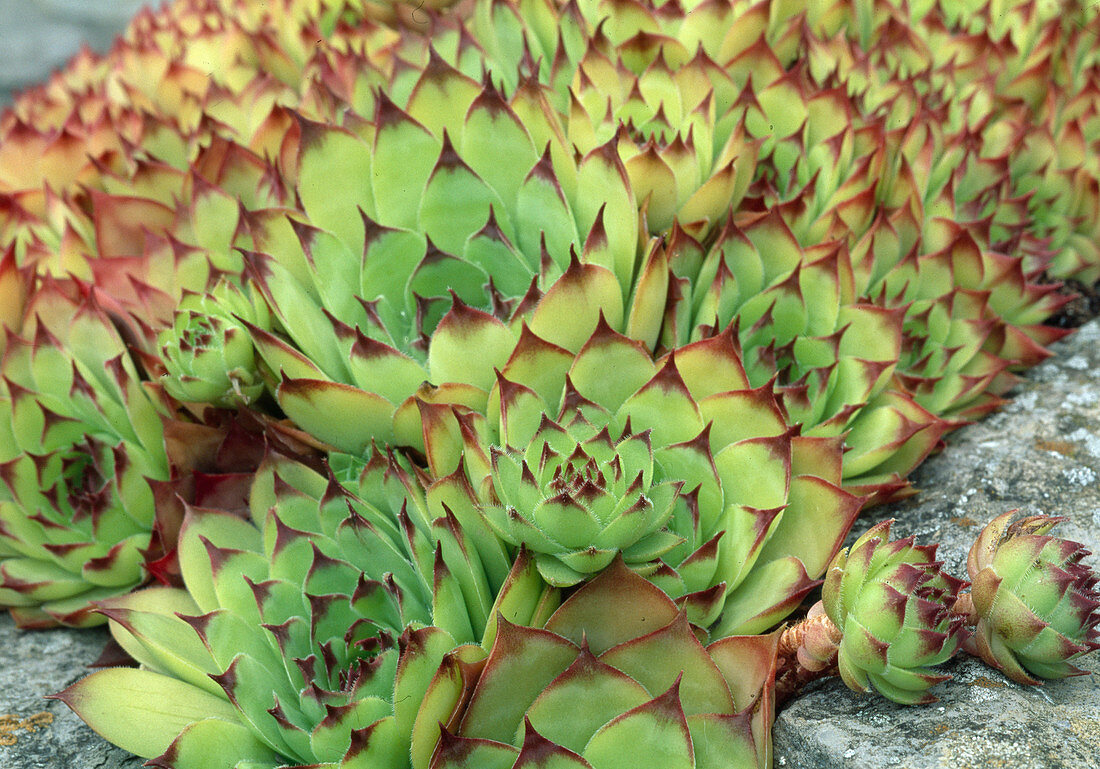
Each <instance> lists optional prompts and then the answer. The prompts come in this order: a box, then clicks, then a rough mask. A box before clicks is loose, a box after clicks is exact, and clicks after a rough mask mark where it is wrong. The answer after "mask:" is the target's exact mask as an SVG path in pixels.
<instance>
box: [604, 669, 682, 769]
mask: <svg viewBox="0 0 1100 769" xmlns="http://www.w3.org/2000/svg"><path fill="white" fill-rule="evenodd" d="M583 756H584V759H585V760H586V761H588V763H590V764H591V765H592V769H628V768H629V769H634V768H635V767H637V766H638V762H639V760H644V761H645V762H647V763H649V762H652V763H651V764H650V765H652V766H660V767H663V769H695V762H694V761H693V760H692V747H691V734H690V732H689V731H688V724H687V718H686V717H685V716H684V711H683V709H682V708H681V707H680V696H679V687H678V686H677V685H676V684H673V685H672V688H671V689H669V690H668V691H667V692H665V693H664V694H662V695H660V696H658V697H655V698H654V699H652V700H650V701H649V702H647V703H645V704H644V705H640V706H639V707H636V708H634V709H633V710H628V711H627V712H626V713H623V714H622V715H621V716H619V717H618V718H616V719H615V720H613V721H611V722H609V723H608V724H606V725H605V726H604V727H603V728H601V729H600V730H599V731H598V732H596V733H595V734H594V735H593V736H592V739H591V740H589V742H588V745H587V746H586V747H585V749H584V753H583Z"/></svg>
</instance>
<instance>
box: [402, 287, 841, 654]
mask: <svg viewBox="0 0 1100 769" xmlns="http://www.w3.org/2000/svg"><path fill="white" fill-rule="evenodd" d="M548 296H549V295H548ZM568 322H569V319H568V318H566V317H559V318H558V319H557V323H556V324H553V325H552V326H550V327H551V328H554V329H556V330H557V331H558V332H559V333H560V332H561V330H562V328H564V327H565V324H566V323H568ZM496 323H497V327H498V329H499V331H500V332H503V331H504V330H505V327H504V325H503V324H502V323H500V322H499V321H497V322H496ZM471 354H472V352H471ZM609 371H613V372H614V375H613V376H609V374H608V372H609ZM418 406H419V409H420V413H421V424H422V425H423V441H424V452H425V457H426V460H427V463H428V469H429V473H430V477H431V478H432V479H433V486H432V488H433V489H434V490H435V491H436V492H437V493H440V494H443V493H447V494H448V496H447V499H448V505H449V507H450V508H451V509H452V510H455V511H456V514H457V511H458V510H459V509H463V510H468V511H470V512H469V513H467V514H468V515H471V516H472V517H476V516H478V515H481V516H484V517H485V519H486V520H487V521H488V522H489V523H490V524H491V525H494V527H496V528H498V529H499V530H500V532H501V534H502V535H504V538H505V539H506V540H507V541H511V542H515V543H519V542H522V543H523V544H524V545H526V546H527V547H528V549H530V550H532V551H533V552H535V553H544V554H546V555H544V556H543V559H544V560H543V561H542V562H540V565H541V566H542V567H543V568H544V569H545V574H546V576H547V577H548V579H551V580H552V581H553V580H565V579H566V578H567V579H568V580H570V581H575V580H576V579H577V578H578V576H579V574H576V573H572V570H575V571H576V572H583V571H584V569H582V568H580V567H581V566H584V565H586V564H587V565H588V566H586V568H589V569H590V568H591V566H590V565H591V564H596V565H597V566H598V565H599V564H600V563H601V562H606V560H607V558H609V557H610V556H613V555H614V554H615V553H616V552H622V553H623V555H624V557H625V558H626V560H627V563H628V564H630V565H631V566H632V567H633V568H636V569H638V570H639V571H640V572H641V573H643V574H645V575H647V577H648V578H649V579H650V580H651V581H653V582H654V583H655V584H657V585H658V586H660V587H661V588H662V589H663V590H664V591H665V592H666V593H667V594H669V595H670V596H672V597H673V598H674V599H675V600H676V601H677V603H678V605H680V606H682V607H683V608H684V609H685V610H686V611H687V614H688V617H689V618H690V619H691V621H692V622H694V623H696V624H699V625H701V626H706V627H709V626H711V625H713V624H714V623H715V622H717V625H715V628H716V629H715V632H717V633H719V634H723V635H725V634H729V633H734V632H760V631H763V630H765V629H767V628H768V627H771V626H772V625H774V624H775V623H776V622H777V621H779V620H780V619H782V617H784V616H785V615H786V614H788V613H790V612H791V611H792V610H793V609H794V608H795V607H796V606H797V605H798V603H799V602H800V601H801V599H802V597H803V596H804V595H805V594H806V593H807V592H808V591H809V590H810V589H812V588H813V587H814V586H815V585H816V584H817V583H816V582H815V581H814V580H815V579H816V578H817V577H818V576H820V575H821V574H822V573H823V572H824V569H825V567H826V565H827V564H828V562H829V560H830V559H831V558H832V556H833V555H834V554H835V553H836V552H837V550H838V549H839V547H840V543H841V542H842V541H843V538H844V536H845V534H846V532H847V531H848V529H849V527H850V526H851V523H852V521H853V520H854V517H855V515H856V513H857V512H858V510H859V507H860V503H861V501H862V500H861V498H859V497H856V496H855V495H853V494H851V493H848V492H845V491H844V490H842V489H841V488H840V483H841V472H842V471H841V457H842V449H841V440H840V439H839V438H820V437H809V436H803V435H800V434H799V428H797V427H792V426H791V425H789V424H788V423H787V421H786V420H785V418H784V415H783V412H782V410H781V408H780V406H779V404H778V402H777V400H776V396H775V393H774V392H773V391H772V389H771V387H770V385H765V386H762V387H760V388H753V387H752V386H751V385H750V384H749V382H748V378H747V376H746V374H745V371H744V367H743V366H742V364H741V361H740V357H739V355H738V352H737V348H736V344H735V342H734V339H733V337H732V335H731V333H730V332H726V333H724V334H720V335H717V336H714V337H710V338H708V339H704V340H701V341H699V342H695V343H692V344H690V345H686V346H684V347H682V348H679V349H677V350H675V351H674V352H672V353H670V354H669V355H667V356H666V357H664V358H662V359H661V360H659V361H654V360H653V358H652V356H651V355H650V354H649V353H648V351H647V350H646V348H645V346H644V345H642V344H641V343H640V342H637V341H635V340H631V339H629V338H628V337H626V336H624V335H622V334H619V333H617V332H615V331H613V330H612V329H611V328H610V327H609V326H608V324H606V323H600V325H599V326H598V327H597V328H596V330H595V331H594V332H593V333H591V334H590V335H589V336H588V337H587V339H586V341H585V342H584V344H583V345H582V346H581V347H580V349H579V350H578V352H576V353H571V352H569V350H568V349H565V348H563V347H560V346H558V345H557V344H554V343H553V342H550V341H547V340H546V339H544V338H542V337H541V336H539V335H538V334H537V333H536V332H535V331H533V330H532V329H531V328H530V327H524V329H523V332H522V334H521V337H520V339H519V341H518V343H517V344H516V345H515V348H514V350H513V351H512V353H511V354H510V356H509V357H508V359H507V360H506V361H505V362H504V363H503V365H502V366H501V367H500V368H499V374H498V375H497V377H496V382H495V384H494V385H493V387H492V388H491V390H490V392H489V393H488V398H487V407H486V408H485V409H484V410H480V409H473V408H470V407H469V406H463V405H456V404H453V403H451V404H447V403H433V402H429V401H426V400H419V401H418ZM644 433H648V439H647V443H648V445H649V446H650V447H651V450H652V453H653V460H652V461H653V465H652V470H651V471H650V470H649V469H648V465H649V460H648V457H647V452H645V451H644V450H643V449H644V448H645V444H643V443H640V442H639V439H638V438H637V437H636V436H638V435H640V434H644ZM586 441H588V442H590V443H586ZM578 442H579V443H580V444H581V447H582V450H581V451H578V449H577V447H576V446H577V444H578ZM547 443H549V444H550V446H551V447H552V453H551V452H549V451H547V450H545V449H541V448H540V449H539V451H540V453H539V454H538V455H537V456H536V455H534V454H530V455H528V454H526V450H527V448H528V447H529V446H531V445H537V446H542V445H544V444H547ZM620 449H621V450H622V451H623V452H624V453H625V452H629V454H625V455H620V456H617V457H616V455H615V452H617V451H619V450H620ZM589 450H591V451H593V452H595V451H598V452H599V455H600V456H605V457H608V458H609V459H608V461H609V462H611V463H612V464H611V465H607V469H606V470H604V469H603V468H599V467H598V466H597V467H592V466H591V465H590V464H589V462H588V459H587V458H585V457H584V456H583V454H584V453H587V452H588V451H589ZM567 452H571V453H567ZM554 454H556V455H558V456H559V457H563V458H564V457H569V458H570V459H572V460H574V461H575V462H576V464H574V465H573V467H574V468H576V467H591V470H588V471H582V472H581V473H579V474H576V475H572V476H569V475H568V474H567V473H566V472H565V471H563V474H562V478H561V480H562V481H563V483H564V482H566V481H567V480H568V479H569V478H570V477H571V478H572V480H573V481H574V482H575V483H574V484H571V488H570V491H569V492H568V494H569V497H570V498H571V501H566V499H565V498H559V497H556V496H555V494H554V492H555V491H556V489H555V487H554V486H553V481H554V480H555V479H554V476H553V475H551V476H550V480H551V485H550V486H549V487H546V486H543V485H541V483H543V482H545V479H546V477H547V476H546V475H545V473H544V469H545V468H544V466H543V464H542V463H543V462H546V463H548V465H549V466H551V467H553V465H554V464H556V463H557V462H558V460H557V459H555V458H554ZM519 456H524V457H525V459H526V461H527V463H528V465H529V471H530V472H524V471H523V468H522V464H518V463H517V462H516V461H515V460H514V459H510V457H515V458H518V457H519ZM494 457H495V459H494ZM639 462H641V465H640V469H641V482H640V486H639V490H643V491H644V493H645V495H646V496H645V499H644V502H642V504H641V505H638V506H637V507H638V509H637V510H636V511H633V513H634V514H632V515H629V516H627V515H621V516H619V518H617V519H612V518H611V517H607V519H606V522H603V523H601V522H599V518H598V515H599V514H598V513H597V508H595V507H592V506H588V502H589V501H592V502H596V501H598V500H602V499H603V494H604V492H605V491H606V486H607V485H610V484H612V483H613V482H621V481H617V480H616V473H617V472H618V470H617V468H621V469H622V470H624V471H625V470H626V468H627V467H630V466H632V465H633V466H635V467H638V463H639ZM531 463H534V465H532V464H531ZM597 469H598V470H599V471H600V473H601V474H602V482H601V480H600V476H599V475H597ZM649 472H651V473H652V476H651V478H650V477H649V476H648V475H647V473H649ZM632 476H633V477H627V478H624V479H623V482H626V483H628V484H636V483H637V480H636V479H637V478H638V476H639V474H638V471H637V470H635V471H634V473H633V474H632ZM589 477H590V478H591V479H592V481H593V482H592V483H591V484H589V483H588V482H587V479H588V478H589ZM540 478H542V479H543V481H542V482H540ZM601 483H602V484H603V488H601ZM669 484H672V485H673V488H674V487H675V486H680V489H681V493H680V494H679V495H677V496H676V498H675V499H674V500H673V507H672V512H671V515H669V516H668V517H667V520H665V515H666V513H665V512H664V511H665V509H666V508H667V505H668V499H667V495H668V493H669V491H670V488H669ZM586 497H587V499H586ZM629 498H630V499H633V497H629ZM639 499H641V498H639ZM546 500H551V501H554V500H556V501H555V503H554V504H546V503H545V501H546ZM559 502H560V504H559ZM609 502H610V500H607V501H606V502H600V503H599V504H600V505H603V504H608V503H609ZM586 506H588V510H587V511H586V512H582V510H583V509H584V508H585V507H586ZM520 507H522V509H523V511H522V512H520V509H519V508H520ZM511 508H515V512H514V513H513V512H512V511H511ZM606 509H608V510H614V509H617V508H612V507H608V508H606ZM607 515H608V516H609V514H607ZM662 525H663V527H664V530H662V529H661V526H662ZM807 531H814V532H815V536H814V537H812V538H811V537H807V536H806V535H805V532H807ZM582 534H583V535H584V537H587V538H588V546H587V547H586V546H585V545H584V537H582V536H581V535H582ZM547 556H553V557H554V559H556V561H561V562H564V563H566V564H568V565H570V569H569V570H563V569H561V568H560V566H559V565H558V563H557V562H556V561H553V560H550V559H549V558H547ZM536 557H538V556H536ZM573 564H576V566H574V565H573ZM556 575H560V576H556Z"/></svg>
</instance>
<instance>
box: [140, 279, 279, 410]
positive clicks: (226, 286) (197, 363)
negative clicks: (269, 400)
mask: <svg viewBox="0 0 1100 769" xmlns="http://www.w3.org/2000/svg"><path fill="white" fill-rule="evenodd" d="M266 309H267V306H266V305H264V304H262V303H258V304H254V303H251V302H249V300H248V299H247V298H246V297H245V295H244V294H243V293H242V292H241V290H240V289H239V288H237V287H236V286H235V285H234V284H233V283H228V282H223V283H220V284H218V285H217V286H215V287H214V288H213V289H212V290H211V291H210V293H208V294H190V295H187V296H185V297H184V298H183V301H182V302H181V303H180V306H179V309H178V310H177V311H176V319H175V322H174V323H173V324H172V328H170V329H167V330H165V331H163V332H161V334H160V337H159V339H158V341H159V342H160V344H161V353H162V356H161V357H162V360H163V361H164V367H165V369H166V372H165V374H164V375H163V376H162V378H161V382H162V383H163V386H164V390H165V392H167V393H168V394H169V395H171V396H172V397H173V398H176V399H178V400H181V401H186V402H201V403H210V404H213V405H215V406H223V407H232V406H236V405H243V406H246V405H248V404H249V403H251V402H252V401H255V400H256V399H257V398H258V397H259V396H260V395H261V394H262V393H263V391H264V381H263V378H262V377H261V375H260V372H259V370H258V368H257V366H256V351H255V347H254V346H253V344H252V339H251V337H250V335H249V332H248V329H247V328H246V327H245V326H244V325H243V323H242V322H241V321H240V320H238V319H237V318H238V317H244V318H247V320H246V321H245V322H250V323H253V324H257V323H258V324H259V325H261V326H267V325H270V319H268V318H267V317H266V316H265V317H264V318H260V317H257V312H260V313H263V312H264V311H266Z"/></svg>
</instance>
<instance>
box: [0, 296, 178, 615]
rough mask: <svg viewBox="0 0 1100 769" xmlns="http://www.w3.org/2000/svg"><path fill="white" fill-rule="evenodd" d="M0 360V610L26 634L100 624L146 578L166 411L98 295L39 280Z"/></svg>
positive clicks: (163, 460) (163, 464)
mask: <svg viewBox="0 0 1100 769" xmlns="http://www.w3.org/2000/svg"><path fill="white" fill-rule="evenodd" d="M4 333H5V336H6V341H5V345H4V353H3V358H2V360H0V373H2V378H0V381H2V383H3V384H2V388H0V477H2V479H3V485H2V487H0V603H2V604H3V605H4V606H7V607H10V609H11V614H12V616H13V617H14V618H15V620H16V622H17V623H19V624H20V625H23V626H36V627H37V626H48V625H52V624H57V623H62V624H68V625H86V624H94V623H96V622H97V621H99V622H101V621H102V618H101V617H99V616H98V615H95V614H92V613H91V610H90V606H89V601H92V600H96V599H100V598H106V597H108V596H112V595H117V594H119V593H124V592H127V591H129V590H131V589H133V588H134V587H136V586H137V585H139V584H140V583H141V582H142V581H143V580H144V579H145V577H146V571H145V569H144V560H145V550H146V549H147V548H148V547H149V543H150V532H151V529H152V525H153V517H154V498H153V492H152V490H151V488H150V486H149V481H150V480H156V479H160V480H163V479H166V478H167V472H168V462H167V457H166V455H165V449H164V443H163V437H162V436H163V433H162V422H161V420H162V415H163V413H164V411H165V409H164V407H163V405H161V404H159V403H158V402H157V399H156V396H155V394H151V393H149V392H147V391H146V390H145V388H144V387H143V386H142V383H141V381H140V379H139V376H138V374H137V371H136V370H135V367H134V364H133V362H132V361H131V360H130V358H129V355H128V353H127V350H126V345H125V344H124V342H123V341H122V338H121V336H120V335H119V331H118V330H117V329H116V327H115V326H114V325H113V324H112V323H111V321H110V319H109V317H108V308H105V307H104V306H103V304H101V297H99V295H98V294H97V292H96V290H95V289H94V288H93V287H91V286H87V285H84V284H81V283H79V282H72V283H69V284H62V283H60V282H57V281H53V280H51V279H46V280H43V281H39V282H37V284H36V285H35V287H34V289H33V291H32V293H31V295H30V297H29V299H28V302H27V307H26V319H25V321H24V323H23V324H22V328H21V329H18V331H17V330H13V329H12V328H10V327H8V328H7V329H6V330H5V332H4Z"/></svg>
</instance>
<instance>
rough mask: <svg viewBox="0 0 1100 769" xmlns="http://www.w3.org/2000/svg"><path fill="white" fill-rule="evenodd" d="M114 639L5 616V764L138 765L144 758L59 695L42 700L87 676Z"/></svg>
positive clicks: (39, 767) (32, 768)
mask: <svg viewBox="0 0 1100 769" xmlns="http://www.w3.org/2000/svg"><path fill="white" fill-rule="evenodd" d="M108 638H110V636H109V634H108V633H107V631H106V630H105V629H103V628H96V629H94V630H85V631H78V630H49V631H24V630H18V629H17V628H16V627H15V623H13V622H12V620H11V617H9V616H8V615H7V614H6V613H5V614H3V615H0V649H3V650H4V663H3V667H2V669H0V767H4V769H122V767H126V769H134V768H135V767H139V766H141V764H142V760H141V759H140V758H137V757H135V756H131V755H130V754H129V753H127V752H126V751H124V750H120V749H119V748H116V747H114V746H113V745H110V744H109V743H107V742H106V741H104V740H103V739H102V738H101V737H100V736H99V735H97V734H95V733H94V732H93V731H92V730H91V729H89V728H88V727H87V726H85V725H84V722H83V721H81V720H80V719H79V718H77V717H76V716H75V715H74V714H73V712H72V711H71V710H69V708H68V707H66V706H65V705H64V704H63V703H61V702H58V701H57V700H44V699H42V698H43V697H44V696H45V695H47V694H52V693H54V692H57V691H60V690H61V689H64V688H65V687H66V686H68V685H69V684H71V683H73V682H74V681H76V680H77V679H79V678H81V677H83V676H84V675H86V674H87V673H88V672H89V671H88V670H87V669H86V666H87V665H88V664H90V663H91V662H94V661H95V659H96V658H97V657H98V656H99V653H100V651H102V649H103V645H104V644H105V643H106V642H107V639H108Z"/></svg>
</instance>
